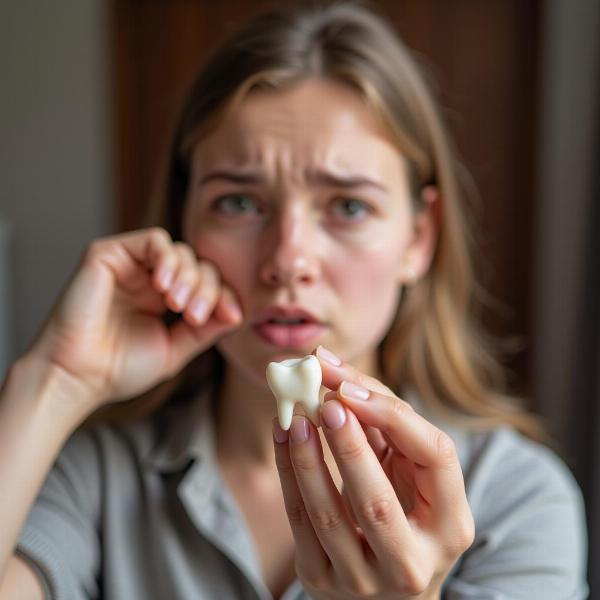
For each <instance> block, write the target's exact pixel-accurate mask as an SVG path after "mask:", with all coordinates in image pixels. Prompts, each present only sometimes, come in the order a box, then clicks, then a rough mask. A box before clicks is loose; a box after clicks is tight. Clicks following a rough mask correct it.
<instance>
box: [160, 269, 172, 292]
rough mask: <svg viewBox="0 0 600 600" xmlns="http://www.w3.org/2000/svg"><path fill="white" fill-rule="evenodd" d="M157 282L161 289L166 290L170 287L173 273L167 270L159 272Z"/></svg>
mask: <svg viewBox="0 0 600 600" xmlns="http://www.w3.org/2000/svg"><path fill="white" fill-rule="evenodd" d="M158 281H159V283H160V286H161V287H162V288H164V289H167V288H168V287H169V286H170V285H171V282H172V281H173V273H172V272H171V271H169V270H168V269H164V270H163V271H161V272H160V273H159V275H158Z"/></svg>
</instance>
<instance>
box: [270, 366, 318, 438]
mask: <svg viewBox="0 0 600 600" xmlns="http://www.w3.org/2000/svg"><path fill="white" fill-rule="evenodd" d="M321 380H322V373H321V365H320V364H319V360H318V359H317V357H316V356H312V355H309V356H305V357H304V358H290V359H288V360H284V361H282V362H280V363H278V362H272V363H269V365H268V366H267V383H268V384H269V387H270V388H271V391H272V392H273V394H274V395H275V398H276V399H277V414H278V416H279V424H280V425H281V428H282V429H285V430H288V429H289V428H290V425H291V423H292V416H293V414H294V406H295V404H296V402H300V403H301V404H302V405H303V406H304V409H305V410H306V414H307V416H308V418H309V419H310V420H311V421H312V422H313V423H314V424H315V425H319V408H320V405H321V401H320V397H319V391H320V389H321Z"/></svg>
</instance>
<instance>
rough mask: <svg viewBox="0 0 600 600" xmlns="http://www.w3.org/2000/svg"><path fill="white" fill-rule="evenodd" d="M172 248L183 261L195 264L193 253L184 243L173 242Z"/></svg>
mask: <svg viewBox="0 0 600 600" xmlns="http://www.w3.org/2000/svg"><path fill="white" fill-rule="evenodd" d="M173 248H174V250H175V251H176V252H177V254H179V255H180V256H181V257H183V258H184V259H186V260H189V261H190V262H191V261H193V262H194V263H195V262H196V255H195V254H194V251H193V250H192V248H191V247H190V246H189V245H188V244H186V243H185V242H175V243H174V244H173Z"/></svg>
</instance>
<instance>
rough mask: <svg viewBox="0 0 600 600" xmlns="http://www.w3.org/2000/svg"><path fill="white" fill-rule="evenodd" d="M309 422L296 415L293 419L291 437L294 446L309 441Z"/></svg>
mask: <svg viewBox="0 0 600 600" xmlns="http://www.w3.org/2000/svg"><path fill="white" fill-rule="evenodd" d="M308 435H309V430H308V421H307V420H306V419H305V418H304V417H301V416H298V415H295V416H294V418H293V419H292V426H291V427H290V437H291V438H292V442H294V444H302V443H304V442H305V441H306V440H307V439H308Z"/></svg>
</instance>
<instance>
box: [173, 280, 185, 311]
mask: <svg viewBox="0 0 600 600" xmlns="http://www.w3.org/2000/svg"><path fill="white" fill-rule="evenodd" d="M189 293H190V288H189V286H187V285H185V284H181V285H178V286H177V287H176V288H175V289H174V290H173V291H172V292H171V296H172V298H173V300H174V301H175V304H177V306H181V305H182V304H185V301H186V300H187V297H188V295H189Z"/></svg>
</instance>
